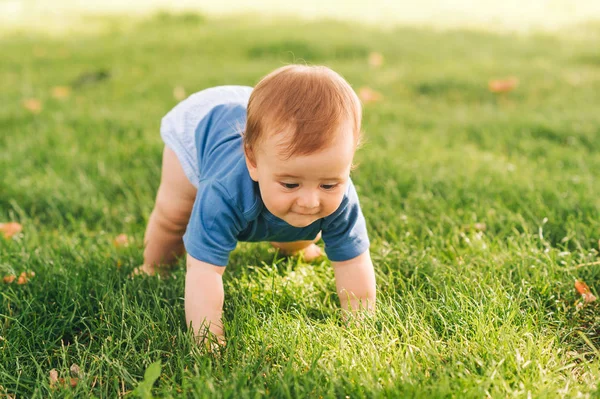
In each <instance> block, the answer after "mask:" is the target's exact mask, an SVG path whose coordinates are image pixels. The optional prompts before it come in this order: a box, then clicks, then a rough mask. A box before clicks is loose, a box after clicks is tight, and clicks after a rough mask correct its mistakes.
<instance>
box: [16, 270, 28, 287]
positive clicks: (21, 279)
mask: <svg viewBox="0 0 600 399" xmlns="http://www.w3.org/2000/svg"><path fill="white" fill-rule="evenodd" d="M28 282H29V278H28V277H27V273H25V272H22V273H21V274H20V275H19V278H18V279H17V284H19V285H23V284H27V283H28Z"/></svg>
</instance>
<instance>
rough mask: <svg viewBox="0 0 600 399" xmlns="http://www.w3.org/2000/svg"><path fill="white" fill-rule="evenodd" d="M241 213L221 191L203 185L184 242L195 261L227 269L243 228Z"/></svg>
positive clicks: (213, 185) (210, 184)
mask: <svg viewBox="0 0 600 399" xmlns="http://www.w3.org/2000/svg"><path fill="white" fill-rule="evenodd" d="M241 220H242V218H241V213H240V211H239V210H238V208H237V207H236V206H235V203H234V202H233V201H231V200H230V199H229V197H228V195H227V193H226V191H225V189H224V188H222V187H221V186H219V185H218V184H216V183H211V182H202V183H201V184H200V187H198V193H197V195H196V201H195V203H194V208H193V210H192V214H191V216H190V221H189V223H188V226H187V230H186V232H185V235H184V236H183V243H184V245H185V249H186V251H187V252H188V254H189V255H190V256H191V257H193V258H194V259H198V260H200V261H203V262H206V263H210V264H212V265H215V266H227V263H228V261H229V254H230V252H231V251H233V250H234V249H235V247H236V245H237V235H238V233H239V231H241V229H242V225H241Z"/></svg>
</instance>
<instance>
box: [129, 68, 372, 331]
mask: <svg viewBox="0 0 600 399" xmlns="http://www.w3.org/2000/svg"><path fill="white" fill-rule="evenodd" d="M361 118H362V109H361V105H360V101H359V99H358V98H357V96H356V94H355V93H354V91H353V90H352V88H351V87H350V86H349V85H348V83H347V82H346V81H345V80H344V79H343V78H342V77H341V76H340V75H338V74H337V73H335V72H334V71H332V70H331V69H329V68H326V67H320V66H317V67H310V66H301V65H289V66H285V67H282V68H279V69H277V70H275V71H273V72H272V73H270V74H269V75H267V76H266V77H264V78H263V79H262V80H261V81H260V82H259V83H258V85H257V86H256V87H255V88H254V89H252V88H250V87H242V86H221V87H215V88H211V89H206V90H203V91H201V92H198V93H196V94H194V95H192V96H190V97H189V98H188V99H186V100H185V101H182V102H181V103H179V104H178V105H177V106H176V107H175V108H174V109H173V110H171V111H170V112H169V113H168V114H167V115H166V116H165V117H164V118H163V120H162V124H161V136H162V138H163V140H164V142H165V145H166V146H165V149H164V153H163V164H162V177H161V183H160V187H159V189H158V194H157V197H156V205H155V207H154V210H153V211H152V214H151V215H150V220H149V223H148V227H147V229H146V235H145V237H144V242H145V250H144V264H143V266H141V267H140V269H139V271H141V272H145V273H147V274H154V273H157V272H160V273H164V271H165V269H164V268H163V266H162V265H168V264H172V263H173V262H174V261H175V259H176V258H177V257H178V256H180V255H182V254H183V253H184V252H185V251H187V272H186V277H185V278H186V280H185V314H186V320H187V324H188V326H190V325H191V327H192V328H193V330H194V333H195V334H196V335H197V336H198V337H199V338H200V339H204V338H206V336H207V335H206V334H208V331H210V332H211V333H213V334H215V335H216V337H217V338H218V339H219V340H220V341H222V340H223V339H224V333H223V325H222V322H221V316H222V309H223V302H224V292H223V281H222V275H223V273H224V271H225V267H226V266H227V262H228V258H229V253H230V252H231V251H232V250H233V249H234V248H235V246H236V244H237V242H238V241H252V242H256V241H270V242H271V244H272V245H273V246H274V247H276V248H278V250H279V251H280V252H281V253H284V254H289V255H293V254H296V253H298V252H300V251H302V252H303V253H304V259H305V260H308V261H310V260H312V259H314V258H317V257H319V256H321V250H320V248H319V247H318V246H317V245H316V244H315V243H316V242H317V241H318V240H319V239H320V238H322V239H323V241H324V242H325V252H326V254H327V256H328V257H329V259H330V260H331V263H332V266H333V269H334V274H335V279H336V286H337V292H338V295H339V298H340V302H341V306H342V309H345V310H348V311H352V312H356V311H357V310H358V309H360V308H363V309H368V310H373V309H374V306H375V275H374V271H373V264H372V262H371V257H370V254H369V238H368V236H367V230H366V226H365V220H364V217H363V215H362V212H361V209H360V205H359V201H358V197H357V194H356V190H355V188H354V186H353V184H352V181H351V180H350V170H351V167H352V159H353V157H354V152H355V150H356V148H357V145H358V143H359V140H360V127H361ZM184 233H185V234H184Z"/></svg>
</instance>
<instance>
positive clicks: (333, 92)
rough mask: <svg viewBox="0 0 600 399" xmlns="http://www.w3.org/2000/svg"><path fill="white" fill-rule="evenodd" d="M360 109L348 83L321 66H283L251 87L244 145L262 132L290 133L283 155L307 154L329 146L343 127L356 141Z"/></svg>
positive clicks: (250, 145) (250, 144)
mask: <svg viewBox="0 0 600 399" xmlns="http://www.w3.org/2000/svg"><path fill="white" fill-rule="evenodd" d="M361 119H362V107H361V104H360V100H359V99H358V97H357V95H356V93H355V92H354V90H352V88H351V87H350V85H349V84H348V82H346V81H345V80H344V78H342V77H341V76H340V75H339V74H337V73H336V72H334V71H333V70H331V69H329V68H327V67H324V66H304V65H288V66H284V67H282V68H279V69H276V70H275V71H273V72H271V73H270V74H268V75H267V76H265V77H264V78H263V79H261V81H260V82H258V84H257V85H256V87H255V88H254V90H253V91H252V94H251V95H250V100H249V102H248V117H247V120H246V130H245V133H244V146H245V147H246V149H248V150H253V149H254V148H255V146H256V144H257V143H258V142H259V141H260V140H261V139H263V138H265V135H266V134H269V135H271V134H277V133H280V132H282V131H284V130H286V131H290V132H292V137H291V139H290V140H289V144H288V145H287V146H286V147H285V150H284V153H285V154H286V155H287V156H292V155H308V154H311V153H314V152H316V151H318V150H319V149H321V148H324V147H326V146H327V145H329V144H331V142H333V140H334V139H335V138H336V136H337V134H339V133H340V129H341V128H342V127H343V126H350V127H351V129H352V134H353V136H354V139H355V142H356V145H358V143H359V141H360V126H361Z"/></svg>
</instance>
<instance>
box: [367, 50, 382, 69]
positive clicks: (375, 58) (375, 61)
mask: <svg viewBox="0 0 600 399" xmlns="http://www.w3.org/2000/svg"><path fill="white" fill-rule="evenodd" d="M369 65H370V66H372V67H373V68H379V67H380V66H381V65H383V55H381V53H378V52H375V51H373V52H372V53H370V54H369Z"/></svg>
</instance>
